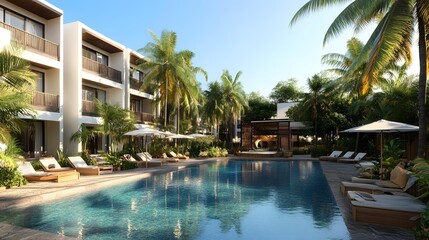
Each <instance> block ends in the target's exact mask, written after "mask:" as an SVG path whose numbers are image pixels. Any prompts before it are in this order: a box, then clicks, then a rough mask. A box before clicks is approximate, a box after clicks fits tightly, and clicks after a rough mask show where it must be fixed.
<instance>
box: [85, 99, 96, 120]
mask: <svg viewBox="0 0 429 240" xmlns="http://www.w3.org/2000/svg"><path fill="white" fill-rule="evenodd" d="M82 115H87V116H98V114H97V110H96V108H95V102H94V101H88V100H82Z"/></svg>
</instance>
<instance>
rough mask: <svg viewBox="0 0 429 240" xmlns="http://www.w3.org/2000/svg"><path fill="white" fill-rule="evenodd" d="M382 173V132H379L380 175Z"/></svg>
mask: <svg viewBox="0 0 429 240" xmlns="http://www.w3.org/2000/svg"><path fill="white" fill-rule="evenodd" d="M382 175H383V132H381V133H380V177H382Z"/></svg>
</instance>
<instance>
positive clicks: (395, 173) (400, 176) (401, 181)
mask: <svg viewBox="0 0 429 240" xmlns="http://www.w3.org/2000/svg"><path fill="white" fill-rule="evenodd" d="M407 180H408V174H407V170H405V169H403V168H401V167H399V166H396V167H395V168H394V169H393V170H392V172H391V173H390V181H391V182H392V183H394V184H396V185H398V186H399V187H400V188H404V187H405V185H406V184H407Z"/></svg>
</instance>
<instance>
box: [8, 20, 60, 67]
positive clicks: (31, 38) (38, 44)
mask: <svg viewBox="0 0 429 240" xmlns="http://www.w3.org/2000/svg"><path fill="white" fill-rule="evenodd" d="M0 27H2V28H4V29H7V30H9V31H10V33H11V34H10V35H11V36H10V37H11V38H12V40H14V41H16V42H17V43H19V44H20V45H22V46H24V47H25V48H31V49H34V50H36V51H38V52H41V53H44V54H47V55H48V56H49V57H52V58H55V59H57V60H59V59H60V56H59V45H58V44H56V43H53V42H50V41H48V40H46V39H43V38H41V37H38V36H36V35H33V34H31V33H28V32H26V31H24V30H21V29H19V28H16V27H13V26H11V25H9V24H6V23H3V22H0Z"/></svg>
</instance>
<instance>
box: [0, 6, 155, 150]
mask: <svg viewBox="0 0 429 240" xmlns="http://www.w3.org/2000/svg"><path fill="white" fill-rule="evenodd" d="M0 36H1V39H2V41H6V42H8V41H14V42H18V43H19V44H20V45H22V46H23V48H24V53H23V55H22V57H23V58H24V59H26V60H28V61H29V62H30V64H31V69H32V70H33V71H34V72H35V73H36V74H37V75H38V76H39V79H38V81H37V84H36V91H35V93H34V97H33V103H32V104H33V106H34V108H35V109H36V110H37V115H36V118H35V119H31V118H30V116H22V119H25V121H26V123H27V128H26V130H25V131H23V133H22V134H21V135H20V136H18V137H19V141H20V144H21V146H22V148H23V150H24V151H25V152H26V155H27V157H30V158H33V157H39V156H40V155H41V154H42V153H46V154H48V155H56V151H57V150H58V149H61V150H63V151H64V152H66V153H67V154H75V153H77V152H80V151H82V146H81V144H80V143H79V142H76V141H71V140H70V138H71V136H72V135H73V134H74V133H75V132H77V131H78V130H79V129H80V127H81V125H85V126H86V127H88V128H91V127H94V126H96V125H99V124H101V121H102V120H101V118H99V117H98V116H97V114H96V112H95V100H96V99H98V100H100V101H101V102H103V103H109V104H114V105H117V106H120V107H123V108H127V109H131V110H132V111H133V112H134V113H135V117H136V119H137V121H138V123H140V124H151V123H153V113H154V112H155V111H154V105H153V94H149V93H144V92H141V91H140V86H141V84H142V79H143V72H142V71H139V70H137V69H136V66H137V65H138V64H139V63H140V62H139V61H142V60H143V58H144V57H143V56H142V55H141V54H139V53H137V52H136V51H134V50H131V49H129V48H127V47H126V46H124V45H122V44H120V43H117V42H115V41H114V40H112V39H109V38H108V37H106V36H104V35H102V34H101V33H98V32H97V31H95V30H93V29H91V28H90V27H88V26H86V25H85V24H83V23H81V22H73V23H68V24H64V23H63V11H62V10H61V9H58V8H57V7H55V6H53V5H51V4H49V3H48V2H46V1H44V0H33V1H20V0H0ZM5 39H7V40H5ZM106 146H107V142H106V138H105V137H101V136H100V137H96V138H94V139H93V140H92V141H90V142H89V144H88V148H89V149H88V150H89V151H90V152H91V153H96V152H97V151H106V150H107V149H106Z"/></svg>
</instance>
